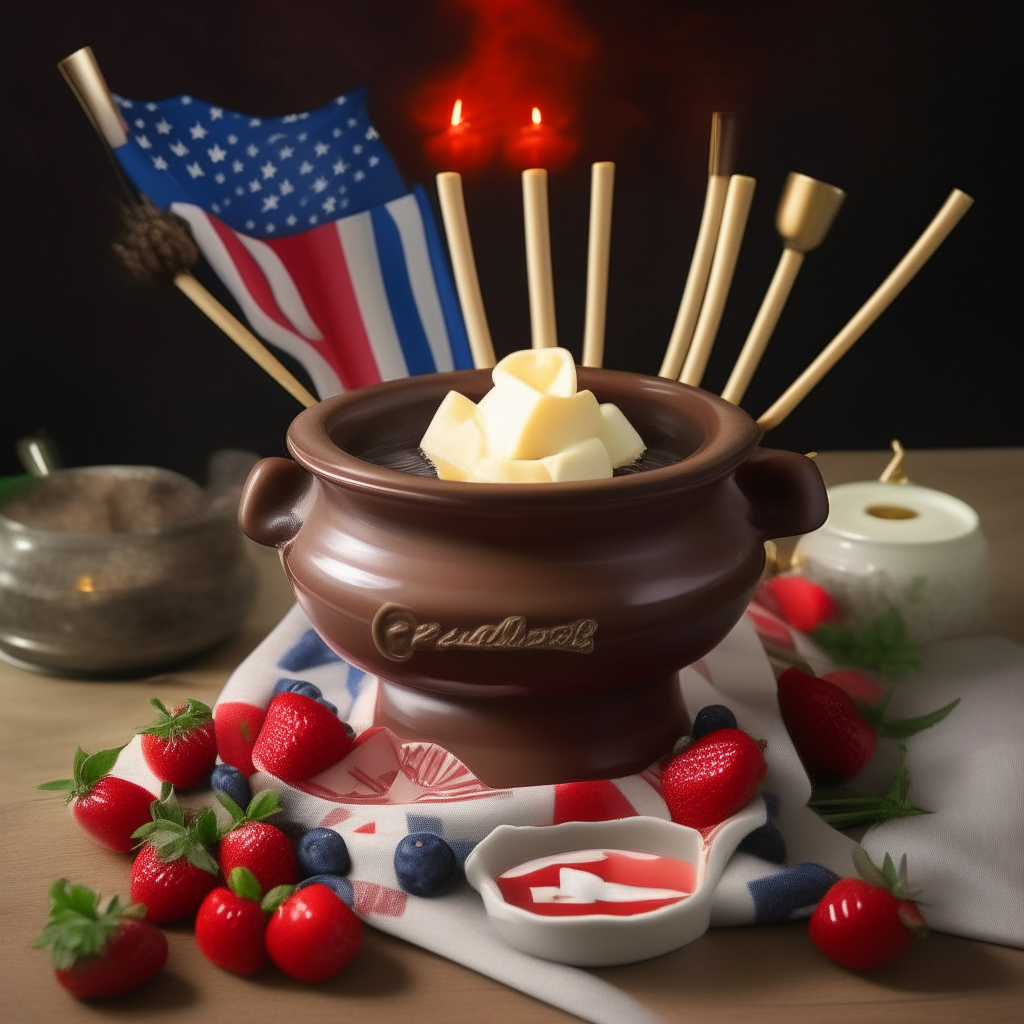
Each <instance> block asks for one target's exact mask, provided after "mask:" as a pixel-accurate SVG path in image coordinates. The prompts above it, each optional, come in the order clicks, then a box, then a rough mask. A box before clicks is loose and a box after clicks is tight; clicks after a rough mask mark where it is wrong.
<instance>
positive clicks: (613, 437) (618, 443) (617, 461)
mask: <svg viewBox="0 0 1024 1024" xmlns="http://www.w3.org/2000/svg"><path fill="white" fill-rule="evenodd" d="M598 436H599V437H600V438H601V440H602V441H603V442H604V446H605V448H607V449H608V458H609V460H610V461H611V464H612V468H613V469H618V468H619V466H628V465H629V464H630V463H631V462H636V460H637V459H639V458H640V456H641V455H643V453H644V449H645V448H646V447H647V446H646V445H645V444H644V442H643V438H641V436H640V435H639V434H638V433H637V432H636V430H635V429H634V428H633V424H632V423H630V422H629V420H627V419H626V417H625V415H624V414H623V412H622V410H621V409H620V408H619V407H618V406H617V405H613V404H612V403H611V402H604V403H602V405H601V433H600V434H599V435H598Z"/></svg>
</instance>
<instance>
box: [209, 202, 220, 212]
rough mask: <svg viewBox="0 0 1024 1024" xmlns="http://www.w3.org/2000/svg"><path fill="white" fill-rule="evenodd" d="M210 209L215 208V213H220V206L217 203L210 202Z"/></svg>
mask: <svg viewBox="0 0 1024 1024" xmlns="http://www.w3.org/2000/svg"><path fill="white" fill-rule="evenodd" d="M210 209H211V210H213V212H214V213H220V206H219V204H217V203H210Z"/></svg>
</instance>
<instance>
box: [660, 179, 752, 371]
mask: <svg viewBox="0 0 1024 1024" xmlns="http://www.w3.org/2000/svg"><path fill="white" fill-rule="evenodd" d="M756 185H757V182H756V181H755V180H754V179H753V178H748V177H747V176H746V175H745V174H734V175H733V176H732V177H731V178H730V179H729V191H728V193H727V194H726V197H725V209H724V210H723V211H722V227H721V231H720V232H719V235H718V245H716V246H715V258H714V261H713V262H712V264H711V273H710V274H709V275H708V288H707V292H706V293H705V295H704V305H703V306H701V310H700V317H699V319H698V320H697V326H696V328H695V329H694V332H693V341H692V343H691V344H690V350H689V352H687V353H686V362H684V363H683V371H682V373H680V374H679V379H680V380H681V381H682V382H683V383H684V384H692V385H693V386H694V387H698V386H699V385H700V382H701V379H702V378H703V377H704V370H705V369H706V368H707V365H708V358H709V357H710V355H711V349H712V346H713V345H714V344H715V335H717V334H718V326H719V324H720V323H721V322H722V313H723V312H724V311H725V300H726V299H727V298H728V297H729V287H730V285H731V284H732V275H733V273H734V272H735V270H736V260H737V259H739V255H740V246H741V245H742V244H743V232H744V230H745V229H746V227H747V217H748V216H749V215H750V204H751V202H752V201H753V199H754V187H755V186H756Z"/></svg>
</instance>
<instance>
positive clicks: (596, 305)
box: [583, 161, 615, 366]
mask: <svg viewBox="0 0 1024 1024" xmlns="http://www.w3.org/2000/svg"><path fill="white" fill-rule="evenodd" d="M614 188H615V164H613V163H611V162H609V161H602V162H601V163H596V164H593V165H592V166H591V169H590V230H589V233H588V238H587V306H586V319H585V321H584V327H583V365H584V366H601V364H602V363H603V362H604V326H605V316H606V313H607V310H608V257H609V252H610V249H611V236H612V193H613V191H614Z"/></svg>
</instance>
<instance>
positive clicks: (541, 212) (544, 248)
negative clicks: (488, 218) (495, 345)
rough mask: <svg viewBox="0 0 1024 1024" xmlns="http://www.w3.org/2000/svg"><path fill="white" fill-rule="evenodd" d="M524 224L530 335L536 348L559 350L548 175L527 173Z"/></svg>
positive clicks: (535, 170)
mask: <svg viewBox="0 0 1024 1024" xmlns="http://www.w3.org/2000/svg"><path fill="white" fill-rule="evenodd" d="M523 223H524V226H525V228H526V280H527V284H528V285H529V289H530V335H531V337H532V339H533V347H534V348H556V347H557V346H558V330H557V327H556V325H555V285H554V280H553V278H552V275H551V232H550V229H549V224H548V172H547V171H545V170H543V169H542V168H539V167H533V168H531V169H530V170H528V171H523Z"/></svg>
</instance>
